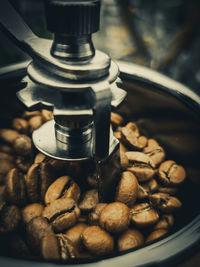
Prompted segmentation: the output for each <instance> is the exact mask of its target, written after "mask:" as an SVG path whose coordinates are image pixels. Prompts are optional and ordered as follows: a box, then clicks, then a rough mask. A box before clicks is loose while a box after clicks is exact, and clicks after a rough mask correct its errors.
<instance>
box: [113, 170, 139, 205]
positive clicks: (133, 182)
mask: <svg viewBox="0 0 200 267" xmlns="http://www.w3.org/2000/svg"><path fill="white" fill-rule="evenodd" d="M137 195H138V181H137V178H136V177H135V175H134V174H133V173H131V172H127V171H126V172H123V173H122V176H121V180H120V182H119V184H118V187H117V190H116V195H115V201H116V202H123V203H125V204H126V205H127V206H128V207H132V206H133V204H134V203H135V201H136V199H137Z"/></svg>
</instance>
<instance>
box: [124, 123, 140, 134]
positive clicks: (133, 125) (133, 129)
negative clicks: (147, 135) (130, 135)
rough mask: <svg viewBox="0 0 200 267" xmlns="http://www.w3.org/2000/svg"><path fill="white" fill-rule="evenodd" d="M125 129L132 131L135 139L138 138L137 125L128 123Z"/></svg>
mask: <svg viewBox="0 0 200 267" xmlns="http://www.w3.org/2000/svg"><path fill="white" fill-rule="evenodd" d="M125 127H126V128H127V129H129V130H131V131H133V132H134V134H135V136H136V137H139V136H140V132H139V129H138V127H137V124H136V123H135V122H128V123H127V124H126V126H125Z"/></svg>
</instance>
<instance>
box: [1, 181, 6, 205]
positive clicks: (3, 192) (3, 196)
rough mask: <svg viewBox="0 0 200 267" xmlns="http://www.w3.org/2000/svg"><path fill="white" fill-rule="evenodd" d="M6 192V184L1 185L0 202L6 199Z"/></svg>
mask: <svg viewBox="0 0 200 267" xmlns="http://www.w3.org/2000/svg"><path fill="white" fill-rule="evenodd" d="M5 197H6V193H5V185H0V203H2V202H4V201H5Z"/></svg>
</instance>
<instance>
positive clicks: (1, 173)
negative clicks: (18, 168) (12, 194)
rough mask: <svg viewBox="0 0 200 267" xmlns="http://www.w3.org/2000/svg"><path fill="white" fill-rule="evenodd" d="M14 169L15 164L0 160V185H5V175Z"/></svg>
mask: <svg viewBox="0 0 200 267" xmlns="http://www.w3.org/2000/svg"><path fill="white" fill-rule="evenodd" d="M14 167H15V164H14V163H13V162H11V161H8V160H5V159H2V160H0V184H3V183H5V178H6V175H7V173H8V172H9V171H10V170H11V169H13V168H14Z"/></svg>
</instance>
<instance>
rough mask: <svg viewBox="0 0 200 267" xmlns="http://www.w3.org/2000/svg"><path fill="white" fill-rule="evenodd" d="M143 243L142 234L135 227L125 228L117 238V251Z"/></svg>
mask: <svg viewBox="0 0 200 267" xmlns="http://www.w3.org/2000/svg"><path fill="white" fill-rule="evenodd" d="M143 244H144V236H143V234H142V233H141V232H140V231H139V230H137V229H127V230H126V231H125V232H123V233H122V234H121V235H120V236H119V237H118V240H117V246H118V251H124V250H127V249H131V248H137V247H139V246H142V245H143Z"/></svg>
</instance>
